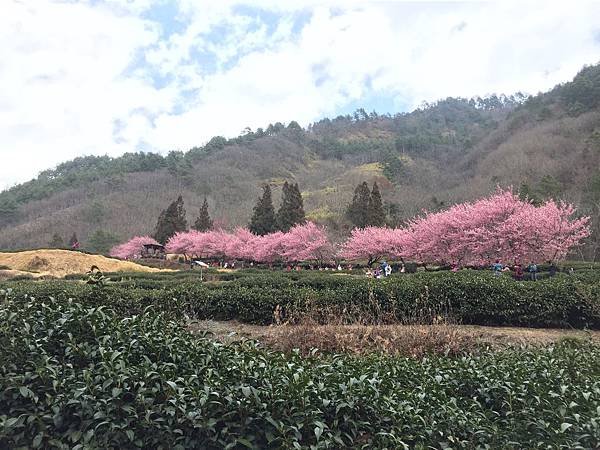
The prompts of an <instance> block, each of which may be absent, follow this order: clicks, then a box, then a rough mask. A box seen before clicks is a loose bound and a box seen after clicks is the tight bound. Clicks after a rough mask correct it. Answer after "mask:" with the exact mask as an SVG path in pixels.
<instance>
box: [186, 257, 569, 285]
mask: <svg viewBox="0 0 600 450" xmlns="http://www.w3.org/2000/svg"><path fill="white" fill-rule="evenodd" d="M208 265H209V266H210V267H215V268H222V269H235V268H237V267H238V265H237V264H236V261H212V262H209V264H208ZM241 267H242V268H243V265H242V266H241ZM247 267H254V263H252V262H251V263H249V264H248V266H247ZM363 267H364V266H363ZM191 268H193V260H192V262H191ZM353 268H354V267H353V265H352V264H346V265H345V266H342V265H341V264H337V266H336V265H332V266H327V265H325V266H314V265H312V264H311V265H308V266H306V265H287V266H285V269H284V270H285V271H286V272H291V271H300V270H319V271H342V270H347V271H352V269H353ZM357 268H358V269H360V266H357ZM490 269H491V270H492V272H493V274H494V276H497V277H500V276H502V274H503V273H510V274H511V276H512V277H513V278H514V279H515V280H517V281H522V280H524V279H528V280H531V281H537V280H538V275H539V272H540V269H539V267H538V265H537V264H536V263H535V262H534V261H530V263H529V264H528V265H527V266H524V265H522V264H521V263H520V262H518V261H515V262H514V264H513V265H505V264H503V263H502V262H501V261H500V260H499V259H497V260H496V261H495V262H494V263H493V264H492V265H491V266H490ZM394 270H395V271H397V272H399V273H405V272H406V267H405V265H404V264H403V263H402V264H401V265H400V266H398V265H395V266H394V268H393V267H392V266H391V265H390V264H389V263H388V262H387V261H385V260H384V261H382V262H381V263H380V264H379V265H378V266H376V267H375V268H371V267H367V269H366V270H365V276H366V277H367V278H375V279H381V278H387V277H389V276H390V275H391V274H392V272H393V271H394ZM459 270H460V268H459V266H457V265H453V266H452V267H451V271H452V272H458V271H459ZM557 272H558V267H557V266H556V265H555V264H554V262H551V261H548V275H549V276H550V277H553V276H555V275H556V273H557ZM568 273H569V274H573V268H570V269H569V271H568Z"/></svg>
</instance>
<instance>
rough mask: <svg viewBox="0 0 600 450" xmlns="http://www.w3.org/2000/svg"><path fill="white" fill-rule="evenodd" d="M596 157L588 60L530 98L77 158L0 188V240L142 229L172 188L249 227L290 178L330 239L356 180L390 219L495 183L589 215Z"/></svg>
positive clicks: (597, 130)
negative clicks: (265, 196)
mask: <svg viewBox="0 0 600 450" xmlns="http://www.w3.org/2000/svg"><path fill="white" fill-rule="evenodd" d="M599 156H600V66H598V65H596V66H588V67H585V68H584V69H582V71H581V72H579V74H578V75H577V76H576V77H575V78H574V80H573V81H571V82H568V83H564V84H562V85H558V86H556V87H555V88H554V89H552V90H551V91H549V92H547V93H543V94H538V95H536V96H533V97H525V96H523V95H522V94H517V95H515V96H510V97H507V96H502V95H501V96H490V97H487V98H474V99H463V98H458V99H457V98H447V99H444V100H440V101H438V102H435V103H433V104H430V105H424V107H423V108H419V109H417V110H415V111H413V112H411V113H402V114H396V115H393V116H392V115H389V114H384V115H379V114H376V113H367V112H366V111H364V110H357V111H356V112H355V113H354V114H353V115H346V116H339V117H337V118H335V119H323V120H320V121H318V122H316V123H314V124H311V125H310V126H309V127H307V128H306V129H302V128H301V127H300V126H299V125H298V124H297V123H296V122H291V123H290V124H288V125H283V124H281V123H276V124H272V125H269V126H268V127H266V128H265V129H258V130H256V131H251V130H247V131H246V132H245V133H244V134H242V135H241V136H239V137H237V138H232V139H225V138H223V137H215V138H213V139H211V140H210V141H209V142H208V143H207V144H206V145H204V146H202V147H195V148H192V149H190V150H189V151H188V152H185V153H184V152H171V153H169V154H168V155H166V156H164V157H162V156H160V155H156V154H139V153H138V154H134V153H129V154H125V155H123V156H122V157H118V158H109V157H105V156H104V157H103V156H91V157H90V156H88V157H80V158H76V159H75V160H72V161H69V162H66V163H63V164H60V165H59V166H57V167H56V168H54V169H50V170H46V171H44V172H42V173H40V175H39V176H38V177H37V178H36V179H34V180H32V181H29V182H26V183H23V184H20V185H18V186H15V187H12V188H10V189H8V190H5V191H3V192H0V248H6V249H15V248H27V247H35V246H43V245H45V244H47V243H48V242H49V241H50V239H51V237H52V235H53V234H55V233H58V234H60V235H62V236H63V237H64V238H66V237H68V235H70V234H71V233H72V232H76V233H77V234H78V236H79V237H80V240H81V241H82V242H83V243H84V245H85V244H86V241H87V240H88V239H89V238H90V236H92V235H93V234H94V233H95V232H97V231H99V230H102V231H105V232H108V233H112V234H113V235H114V236H115V238H118V239H126V238H128V237H130V236H132V235H134V234H147V233H150V232H152V229H153V227H154V225H155V223H156V218H157V217H158V214H159V212H160V210H162V209H163V208H165V207H166V206H167V205H168V203H169V202H170V201H172V200H174V199H175V198H176V197H177V196H178V195H179V194H182V195H183V197H184V200H185V202H186V209H187V213H188V221H193V219H194V218H195V215H196V214H197V211H198V209H199V207H200V204H201V202H202V200H203V198H204V196H206V197H208V200H209V206H210V212H211V215H212V216H213V218H215V219H217V221H218V222H219V223H221V224H223V225H225V226H229V227H233V226H237V225H244V224H246V223H247V221H248V220H249V217H250V214H251V211H252V207H253V206H254V203H255V201H256V199H257V197H258V195H259V193H260V186H261V185H262V184H264V183H270V184H272V186H273V187H274V199H275V200H276V203H277V201H278V199H279V195H280V191H279V189H280V186H281V185H282V184H283V182H284V181H286V180H288V181H293V182H297V183H299V185H300V189H301V190H302V192H303V195H304V198H305V205H306V211H307V215H308V216H309V217H310V218H312V219H313V220H316V221H317V222H320V223H324V224H326V225H328V226H329V228H330V229H331V232H332V233H334V234H338V235H343V234H344V233H345V232H347V229H348V227H349V224H348V223H347V222H346V220H345V218H344V209H345V206H346V204H347V203H348V202H349V201H350V200H351V197H352V191H353V189H354V186H356V184H358V183H359V182H361V181H363V180H366V181H368V182H369V183H372V182H374V181H377V182H378V184H379V185H380V187H381V190H382V195H383V198H384V201H385V202H386V208H387V211H388V215H389V218H390V225H395V224H397V223H399V222H402V221H403V220H406V219H408V218H410V217H411V216H413V215H414V214H417V213H418V212H420V211H421V210H422V209H429V210H431V209H439V208H443V207H445V206H447V205H449V204H452V203H455V202H458V201H463V200H471V199H474V198H477V197H481V196H483V195H485V194H487V193H489V192H490V191H492V190H493V189H495V188H496V186H502V187H507V186H513V188H515V189H518V190H519V191H520V192H523V193H524V195H528V196H529V197H531V198H532V199H534V200H541V199H545V198H550V197H554V198H558V199H564V200H567V201H570V202H573V203H575V204H577V205H578V206H580V210H581V212H582V213H586V214H591V215H592V216H593V219H594V222H597V221H596V220H595V217H596V216H597V215H598V211H597V210H598V207H597V206H596V205H597V204H599V203H600V201H598V199H600V181H598V182H597V183H596V181H595V180H596V178H598V180H600V172H599V171H598V169H599V168H600V165H599V164H600V157H599ZM596 185H597V188H595V187H594V186H596ZM594 248H595V247H594ZM590 251H591V252H592V253H594V254H595V249H594V250H590Z"/></svg>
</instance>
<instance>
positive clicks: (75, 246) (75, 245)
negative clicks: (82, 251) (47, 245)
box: [69, 233, 79, 249]
mask: <svg viewBox="0 0 600 450" xmlns="http://www.w3.org/2000/svg"><path fill="white" fill-rule="evenodd" d="M69 247H71V248H72V249H78V248H79V239H77V235H76V234H75V233H73V235H72V236H71V239H69Z"/></svg>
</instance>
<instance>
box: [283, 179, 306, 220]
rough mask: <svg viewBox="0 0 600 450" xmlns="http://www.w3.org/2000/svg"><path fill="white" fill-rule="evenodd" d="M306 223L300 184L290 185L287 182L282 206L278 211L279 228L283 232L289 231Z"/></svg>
mask: <svg viewBox="0 0 600 450" xmlns="http://www.w3.org/2000/svg"><path fill="white" fill-rule="evenodd" d="M304 222H306V216H305V214H304V202H303V201H302V194H301V193H300V189H299V188H298V183H296V184H288V182H287V181H286V182H285V183H284V185H283V191H282V193H281V206H280V207H279V210H278V211H277V227H278V228H279V229H280V230H281V231H289V230H290V228H292V227H293V226H294V225H297V224H301V223H304Z"/></svg>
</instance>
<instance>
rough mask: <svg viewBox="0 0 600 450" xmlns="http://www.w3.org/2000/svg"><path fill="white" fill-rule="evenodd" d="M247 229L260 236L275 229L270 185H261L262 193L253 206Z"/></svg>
mask: <svg viewBox="0 0 600 450" xmlns="http://www.w3.org/2000/svg"><path fill="white" fill-rule="evenodd" d="M248 229H249V230H250V231H251V232H252V233H254V234H256V235H261V236H263V235H265V234H269V233H272V232H274V231H276V230H277V224H276V221H275V208H273V198H272V194H271V187H270V186H269V185H268V184H267V185H266V186H264V187H263V195H262V197H261V198H260V199H259V200H258V202H257V203H256V206H255V207H254V213H253V214H252V218H251V219H250V224H249V225H248Z"/></svg>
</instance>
